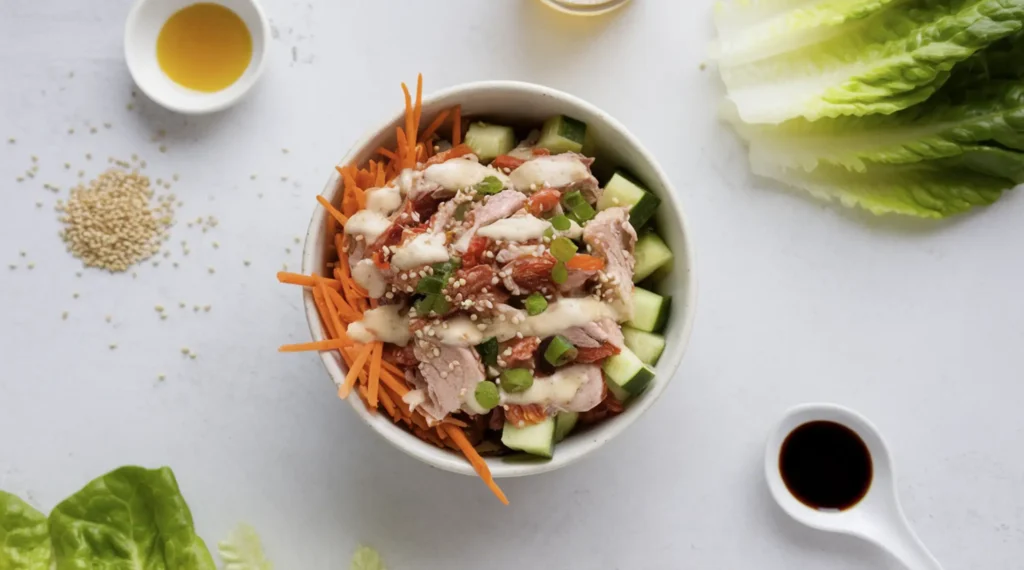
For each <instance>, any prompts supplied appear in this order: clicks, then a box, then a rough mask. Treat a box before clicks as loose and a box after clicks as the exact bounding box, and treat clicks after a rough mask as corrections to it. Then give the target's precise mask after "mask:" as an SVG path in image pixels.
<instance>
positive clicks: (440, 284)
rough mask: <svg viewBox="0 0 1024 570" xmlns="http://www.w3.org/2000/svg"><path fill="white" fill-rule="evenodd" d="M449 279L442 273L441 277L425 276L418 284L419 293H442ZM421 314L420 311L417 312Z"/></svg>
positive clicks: (436, 275) (435, 275)
mask: <svg viewBox="0 0 1024 570" xmlns="http://www.w3.org/2000/svg"><path fill="white" fill-rule="evenodd" d="M447 281H448V279H447V278H446V277H445V276H444V274H443V273H442V274H441V275H438V274H436V273H435V274H434V275H425V276H423V277H421V278H420V282H419V283H417V284H416V292H417V293H435V294H436V293H440V292H441V289H444V284H445V282H447ZM416 312H417V313H418V312H419V311H418V310H417V311H416Z"/></svg>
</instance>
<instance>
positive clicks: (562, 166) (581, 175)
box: [509, 155, 590, 192]
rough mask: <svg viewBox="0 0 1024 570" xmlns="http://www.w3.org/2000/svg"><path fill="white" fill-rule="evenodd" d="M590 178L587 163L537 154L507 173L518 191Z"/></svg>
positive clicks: (560, 186) (556, 186) (561, 185)
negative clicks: (537, 155) (510, 172)
mask: <svg viewBox="0 0 1024 570" xmlns="http://www.w3.org/2000/svg"><path fill="white" fill-rule="evenodd" d="M587 178H590V170H589V169H587V165H585V164H583V163H582V162H580V161H579V160H571V159H570V158H569V157H559V156H557V155H556V156H539V157H537V158H534V159H533V160H528V161H526V162H524V163H523V164H522V165H521V166H520V167H519V168H516V169H515V170H513V171H512V174H509V180H510V181H511V182H512V184H513V185H515V187H516V188H518V189H519V190H520V191H522V192H525V191H528V190H529V189H530V186H531V185H533V186H534V187H535V188H536V189H540V188H544V187H550V188H562V187H563V186H569V185H570V184H575V183H577V182H580V181H583V180H586V179H587Z"/></svg>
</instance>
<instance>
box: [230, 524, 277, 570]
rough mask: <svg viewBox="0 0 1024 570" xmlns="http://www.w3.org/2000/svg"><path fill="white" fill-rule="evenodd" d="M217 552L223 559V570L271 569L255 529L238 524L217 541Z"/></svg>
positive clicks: (271, 566)
mask: <svg viewBox="0 0 1024 570" xmlns="http://www.w3.org/2000/svg"><path fill="white" fill-rule="evenodd" d="M217 553H218V554H220V557H221V560H223V561H224V570H272V568H273V565H271V564H270V561H269V560H267V558H266V556H265V555H264V554H263V545H262V544H260V537H259V535H258V534H256V530H255V529H253V528H252V527H251V526H249V525H247V524H240V525H238V527H237V528H235V530H234V531H232V532H231V535H230V536H228V538H227V539H226V540H222V541H220V542H218V543H217Z"/></svg>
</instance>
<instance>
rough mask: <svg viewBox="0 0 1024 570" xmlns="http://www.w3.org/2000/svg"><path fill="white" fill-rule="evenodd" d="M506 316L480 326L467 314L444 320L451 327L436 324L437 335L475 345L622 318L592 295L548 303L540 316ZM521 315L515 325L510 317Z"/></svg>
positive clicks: (445, 341) (457, 343) (451, 343)
mask: <svg viewBox="0 0 1024 570" xmlns="http://www.w3.org/2000/svg"><path fill="white" fill-rule="evenodd" d="M505 314H506V319H505V320H504V321H502V320H497V319H496V320H494V321H493V322H492V323H491V324H489V325H482V326H483V330H481V328H480V327H481V325H480V324H479V323H478V322H474V321H471V320H470V319H469V318H468V317H464V316H461V317H455V318H452V319H448V320H447V321H445V322H446V323H447V324H448V327H447V328H445V327H434V334H436V335H437V336H438V338H439V340H440V341H441V343H442V344H447V345H449V346H476V345H478V344H480V343H481V342H483V341H485V340H487V339H489V338H491V337H492V336H493V337H496V338H497V339H498V341H499V342H500V341H505V340H508V339H510V338H513V337H515V336H516V333H517V332H518V333H522V335H523V336H524V337H526V336H536V337H540V338H547V337H549V336H554V335H556V334H558V333H560V332H562V331H564V330H566V329H569V328H572V327H578V326H583V325H585V324H588V323H592V322H595V321H599V320H601V319H604V318H609V319H612V320H616V321H619V320H622V319H621V318H620V315H619V312H618V310H616V308H615V307H614V306H613V305H611V304H608V303H603V302H601V301H598V300H597V299H594V298H593V297H583V298H579V299H562V300H560V301H555V302H553V303H551V304H550V305H548V308H547V310H546V311H544V312H543V313H541V314H539V315H534V316H532V317H531V316H526V313H525V312H522V311H508V312H506V313H505ZM514 314H518V315H521V316H523V317H524V318H523V320H522V322H520V323H519V324H512V319H511V316H512V315H514Z"/></svg>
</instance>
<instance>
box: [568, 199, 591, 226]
mask: <svg viewBox="0 0 1024 570" xmlns="http://www.w3.org/2000/svg"><path fill="white" fill-rule="evenodd" d="M572 215H573V217H575V218H576V219H577V220H579V222H580V223H583V222H586V221H587V220H591V219H593V218H594V216H596V215H597V212H595V211H594V207H593V206H591V205H590V204H588V203H586V202H582V203H580V204H576V205H575V206H573V207H572Z"/></svg>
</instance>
